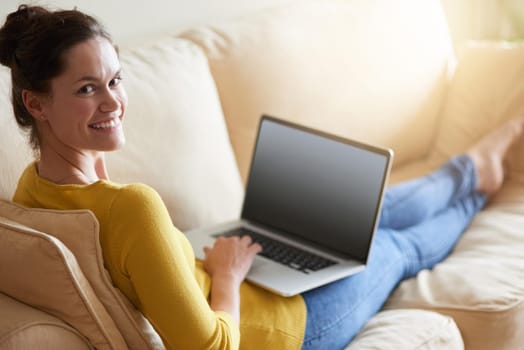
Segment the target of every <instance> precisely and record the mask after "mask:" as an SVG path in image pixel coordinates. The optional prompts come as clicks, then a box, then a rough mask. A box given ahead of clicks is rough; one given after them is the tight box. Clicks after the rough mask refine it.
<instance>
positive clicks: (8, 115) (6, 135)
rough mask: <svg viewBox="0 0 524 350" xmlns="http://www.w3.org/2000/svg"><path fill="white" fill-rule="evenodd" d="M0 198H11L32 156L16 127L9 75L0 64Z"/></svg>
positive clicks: (26, 142) (25, 140)
mask: <svg viewBox="0 0 524 350" xmlns="http://www.w3.org/2000/svg"><path fill="white" fill-rule="evenodd" d="M0 130H2V132H1V133H2V136H1V137H0V164H1V165H2V166H0V179H1V180H0V199H11V197H12V196H13V193H14V192H15V188H16V184H17V182H18V178H19V177H20V174H21V173H22V171H23V170H24V168H25V167H26V166H27V164H28V163H29V162H30V161H31V159H32V158H33V155H32V152H31V148H30V147H29V142H28V138H27V137H26V136H25V135H24V134H23V132H22V131H21V130H20V129H19V128H18V126H17V124H16V121H15V117H14V114H13V107H12V106H11V75H10V73H9V69H7V68H6V67H4V66H1V65H0Z"/></svg>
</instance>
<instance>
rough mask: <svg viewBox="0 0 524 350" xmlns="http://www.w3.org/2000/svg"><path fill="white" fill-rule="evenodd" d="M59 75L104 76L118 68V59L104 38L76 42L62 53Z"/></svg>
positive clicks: (66, 76)
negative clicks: (60, 72) (61, 67)
mask: <svg viewBox="0 0 524 350" xmlns="http://www.w3.org/2000/svg"><path fill="white" fill-rule="evenodd" d="M64 63H65V65H64V67H65V68H64V71H63V72H62V74H61V76H62V77H64V78H70V79H80V78H82V77H84V76H90V77H96V78H100V79H102V78H104V77H106V76H107V75H112V74H114V73H115V72H116V71H118V70H119V69H120V61H119V59H118V55H117V53H116V50H115V48H114V47H113V45H112V44H111V43H110V42H109V41H108V40H107V39H105V38H100V37H97V38H93V39H89V40H87V41H84V42H81V43H79V44H76V45H75V46H73V47H72V48H71V49H69V50H68V51H67V52H66V53H65V55H64Z"/></svg>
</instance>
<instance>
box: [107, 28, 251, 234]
mask: <svg viewBox="0 0 524 350" xmlns="http://www.w3.org/2000/svg"><path fill="white" fill-rule="evenodd" d="M120 59H121V62H122V66H123V70H124V75H123V76H124V86H125V88H126V90H127V93H128V95H129V107H128V110H127V113H126V118H125V123H124V129H125V134H126V138H127V144H126V145H125V147H124V148H123V149H122V150H120V151H117V152H112V153H109V154H108V155H107V156H108V161H109V170H110V171H109V174H110V175H111V178H112V180H115V181H117V182H124V183H125V182H143V183H146V184H148V185H150V186H152V187H153V188H155V190H157V191H158V192H159V193H160V195H161V196H162V199H163V200H164V203H165V204H166V206H167V208H168V210H169V212H170V214H171V217H172V219H173V222H174V224H175V225H176V226H177V227H178V228H179V229H181V230H186V229H190V228H196V227H199V226H205V225H210V224H213V223H217V222H221V221H225V220H231V219H237V218H238V217H239V215H240V206H241V203H242V196H243V189H242V183H241V181H240V177H239V174H238V169H237V166H236V162H235V157H234V155H233V151H232V148H231V144H230V142H229V138H228V135H227V130H226V126H225V123H224V117H223V114H222V109H221V106H220V102H219V99H218V94H217V91H216V87H215V84H214V81H213V78H212V76H211V73H210V71H209V67H208V64H207V60H206V57H205V56H204V54H203V52H202V50H200V49H199V48H198V47H197V46H196V45H194V44H192V43H190V42H188V41H185V40H181V39H177V38H173V37H166V38H162V39H161V40H159V41H158V42H156V43H152V44H149V45H143V46H140V47H137V48H136V49H133V50H128V49H125V48H124V49H122V50H121V54H120Z"/></svg>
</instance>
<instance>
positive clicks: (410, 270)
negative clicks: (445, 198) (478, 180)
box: [392, 192, 487, 278]
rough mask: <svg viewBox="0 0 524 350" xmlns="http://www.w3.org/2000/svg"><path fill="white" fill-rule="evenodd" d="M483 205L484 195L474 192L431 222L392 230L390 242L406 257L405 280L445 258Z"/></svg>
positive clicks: (429, 220)
mask: <svg viewBox="0 0 524 350" xmlns="http://www.w3.org/2000/svg"><path fill="white" fill-rule="evenodd" d="M486 202H487V196H486V195H484V194H481V193H478V192H475V193H473V194H471V195H469V196H467V197H464V198H462V199H460V200H458V201H456V202H455V204H453V206H451V207H449V208H448V209H446V210H443V211H441V212H440V213H439V214H438V215H436V216H434V217H433V218H431V219H428V220H426V221H424V222H422V223H420V224H418V225H416V226H411V227H408V228H406V229H404V230H400V231H398V230H396V231H392V237H393V240H394V241H395V243H396V244H397V245H398V246H399V248H400V250H401V251H402V252H403V255H404V256H405V258H406V262H407V269H406V275H405V276H404V277H405V278H409V277H413V276H415V275H416V274H417V273H418V272H419V271H420V270H422V269H431V268H432V267H433V266H434V265H435V264H437V263H438V262H440V261H442V260H443V259H444V258H445V257H446V256H448V254H449V253H450V252H451V250H452V249H453V247H454V246H455V244H456V242H457V241H458V239H459V238H460V236H461V235H462V233H463V232H464V231H465V230H466V228H467V227H468V226H469V224H470V223H471V221H472V220H473V218H474V217H475V215H476V214H477V213H478V212H479V211H480V210H481V209H482V208H483V207H484V206H485V205H486Z"/></svg>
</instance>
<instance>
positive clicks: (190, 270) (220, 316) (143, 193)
mask: <svg viewBox="0 0 524 350" xmlns="http://www.w3.org/2000/svg"><path fill="white" fill-rule="evenodd" d="M110 223H111V234H115V235H116V237H118V238H119V239H117V240H115V241H114V242H117V243H116V244H114V245H113V246H112V247H111V248H110V249H114V250H115V251H114V252H113V253H116V257H117V258H116V259H115V261H116V262H117V264H118V268H119V269H120V271H121V273H122V274H123V275H124V276H126V277H127V278H128V279H129V280H130V281H131V284H132V286H133V288H134V291H135V293H136V296H137V298H138V301H139V304H140V305H137V306H138V308H139V309H140V310H141V311H142V313H143V314H144V315H145V316H146V317H147V318H148V319H149V321H150V322H151V323H152V325H153V327H154V328H155V329H156V331H157V332H158V333H159V334H160V336H161V337H162V339H163V341H164V343H165V345H166V347H167V348H168V349H187V350H191V349H238V347H239V341H240V332H239V327H238V325H237V324H236V322H235V321H234V319H233V318H232V316H231V315H229V314H228V313H225V312H214V311H213V310H211V308H210V307H209V304H208V302H207V300H206V297H205V295H204V294H203V292H202V290H201V289H200V288H199V286H198V284H197V282H196V280H195V275H194V269H195V262H194V254H193V251H192V250H191V247H190V245H189V244H188V243H187V240H185V237H184V236H183V234H182V233H181V232H180V231H178V230H177V229H176V228H175V227H174V226H173V224H172V221H171V218H170V216H169V214H168V212H167V209H166V207H165V205H164V203H163V202H162V200H161V198H160V196H159V195H158V194H157V193H156V192H155V191H154V190H153V189H151V188H149V187H147V186H145V185H129V186H125V187H123V188H122V189H121V190H120V191H119V193H118V194H117V195H116V197H115V198H114V200H113V203H112V205H111V210H110ZM112 255H113V256H115V254H112Z"/></svg>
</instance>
